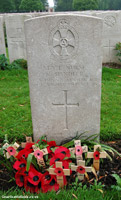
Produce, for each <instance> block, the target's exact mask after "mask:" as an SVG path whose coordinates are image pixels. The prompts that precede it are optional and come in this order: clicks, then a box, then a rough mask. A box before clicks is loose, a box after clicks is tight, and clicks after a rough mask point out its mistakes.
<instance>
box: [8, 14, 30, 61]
mask: <svg viewBox="0 0 121 200" xmlns="http://www.w3.org/2000/svg"><path fill="white" fill-rule="evenodd" d="M29 18H31V15H20V14H18V15H16V14H15V15H7V16H6V17H5V23H6V32H7V41H8V51H9V59H10V62H12V61H14V60H16V59H26V44H25V33H24V20H26V19H29Z"/></svg>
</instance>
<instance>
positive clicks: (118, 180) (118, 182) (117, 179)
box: [112, 174, 121, 188]
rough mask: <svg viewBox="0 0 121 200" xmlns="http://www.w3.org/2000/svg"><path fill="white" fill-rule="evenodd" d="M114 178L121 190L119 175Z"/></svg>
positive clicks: (114, 175)
mask: <svg viewBox="0 0 121 200" xmlns="http://www.w3.org/2000/svg"><path fill="white" fill-rule="evenodd" d="M112 176H113V177H114V178H115V179H116V181H117V184H118V186H119V187H120V188H121V178H120V177H119V176H118V175H117V174H113V175H112Z"/></svg>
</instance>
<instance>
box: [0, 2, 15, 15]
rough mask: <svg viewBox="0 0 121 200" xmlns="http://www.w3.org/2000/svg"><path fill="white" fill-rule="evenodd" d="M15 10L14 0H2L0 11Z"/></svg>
mask: <svg viewBox="0 0 121 200" xmlns="http://www.w3.org/2000/svg"><path fill="white" fill-rule="evenodd" d="M14 10H15V3H14V0H0V12H1V13H4V12H6V13H7V12H12V11H14Z"/></svg>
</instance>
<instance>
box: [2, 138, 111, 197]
mask: <svg viewBox="0 0 121 200" xmlns="http://www.w3.org/2000/svg"><path fill="white" fill-rule="evenodd" d="M67 146H69V148H67ZM72 146H73V147H72ZM1 150H3V154H4V156H5V157H6V158H7V159H11V158H12V159H13V160H14V164H13V170H14V172H15V181H16V184H17V185H18V186H19V187H24V188H25V190H26V191H30V192H32V193H39V192H44V193H46V192H48V191H51V190H55V191H58V190H59V188H63V187H64V186H67V185H68V184H69V183H70V182H73V181H74V180H75V177H77V178H78V180H79V181H83V180H84V177H86V178H88V174H89V173H91V172H94V173H96V172H98V171H99V165H100V159H101V158H106V156H107V153H106V152H104V151H102V150H101V146H100V145H95V146H94V152H89V151H88V146H86V145H85V146H82V145H81V140H72V141H71V142H69V143H66V144H64V145H63V146H58V145H57V144H56V142H55V141H49V142H48V141H47V140H46V137H44V136H43V137H41V138H40V140H38V141H37V142H36V143H35V142H33V141H32V138H31V137H26V142H25V143H21V145H19V144H18V143H16V142H15V143H14V144H8V143H5V144H4V145H3V147H2V148H1ZM88 158H89V159H92V160H93V165H92V166H86V162H87V160H88ZM85 161H86V162H85Z"/></svg>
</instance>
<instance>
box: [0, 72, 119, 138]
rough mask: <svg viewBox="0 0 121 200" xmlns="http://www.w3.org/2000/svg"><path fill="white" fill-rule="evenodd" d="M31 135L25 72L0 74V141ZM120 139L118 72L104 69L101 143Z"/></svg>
mask: <svg viewBox="0 0 121 200" xmlns="http://www.w3.org/2000/svg"><path fill="white" fill-rule="evenodd" d="M23 133H24V134H26V135H28V136H30V135H32V121H31V108H30V98H29V84H28V72H27V71H26V70H24V69H22V70H12V71H8V70H5V71H0V139H2V140H3V139H4V135H5V134H8V136H9V139H10V140H13V138H17V140H19V141H22V140H23V139H24V135H23ZM120 138H121V70H120V69H111V68H110V69H109V68H103V76H102V101H101V140H115V139H120Z"/></svg>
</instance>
